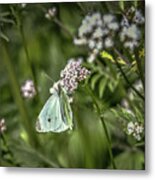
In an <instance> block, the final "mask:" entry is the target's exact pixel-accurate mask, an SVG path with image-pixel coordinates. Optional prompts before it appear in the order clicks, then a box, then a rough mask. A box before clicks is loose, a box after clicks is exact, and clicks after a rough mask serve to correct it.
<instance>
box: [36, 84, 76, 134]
mask: <svg viewBox="0 0 155 180" xmlns="http://www.w3.org/2000/svg"><path fill="white" fill-rule="evenodd" d="M50 93H51V96H50V97H49V99H48V100H47V102H46V103H45V105H44V106H43V108H42V110H41V112H40V114H39V116H38V120H37V122H36V131H37V132H56V133H60V132H63V131H66V130H68V129H72V128H73V113H72V109H71V105H70V102H69V96H68V95H67V93H66V91H65V89H64V88H62V87H61V86H60V84H59V83H55V84H54V86H53V87H52V88H51V89H50Z"/></svg>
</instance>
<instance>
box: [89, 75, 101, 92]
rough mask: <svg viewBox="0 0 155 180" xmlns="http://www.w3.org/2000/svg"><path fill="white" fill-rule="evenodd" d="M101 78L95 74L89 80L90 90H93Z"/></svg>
mask: <svg viewBox="0 0 155 180" xmlns="http://www.w3.org/2000/svg"><path fill="white" fill-rule="evenodd" d="M100 77H101V74H95V75H94V76H93V77H92V79H91V88H92V89H94V88H95V85H96V83H97V81H98V80H99V78H100Z"/></svg>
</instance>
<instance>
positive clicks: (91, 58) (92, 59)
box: [87, 53, 96, 63]
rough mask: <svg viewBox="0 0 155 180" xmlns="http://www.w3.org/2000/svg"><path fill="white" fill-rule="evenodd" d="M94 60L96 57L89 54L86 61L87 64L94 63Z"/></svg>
mask: <svg viewBox="0 0 155 180" xmlns="http://www.w3.org/2000/svg"><path fill="white" fill-rule="evenodd" d="M95 59H96V55H95V54H94V53H91V54H90V55H89V56H88V58H87V61H88V62H89V63H93V62H94V61H95Z"/></svg>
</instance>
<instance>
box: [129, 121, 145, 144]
mask: <svg viewBox="0 0 155 180" xmlns="http://www.w3.org/2000/svg"><path fill="white" fill-rule="evenodd" d="M143 131H144V127H143V125H142V124H140V123H138V122H132V121H131V122H129V123H128V124H127V133H128V134H129V135H132V136H133V137H134V138H135V139H136V140H137V141H140V140H141V138H142V134H143Z"/></svg>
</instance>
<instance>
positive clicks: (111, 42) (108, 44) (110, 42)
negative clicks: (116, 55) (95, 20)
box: [104, 37, 114, 48]
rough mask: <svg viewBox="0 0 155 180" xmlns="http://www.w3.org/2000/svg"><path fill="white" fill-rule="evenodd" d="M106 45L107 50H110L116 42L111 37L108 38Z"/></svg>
mask: <svg viewBox="0 0 155 180" xmlns="http://www.w3.org/2000/svg"><path fill="white" fill-rule="evenodd" d="M104 43H105V47H106V48H110V47H112V46H113V45H114V42H113V40H112V39H111V38H110V37H107V38H106V39H105V42H104Z"/></svg>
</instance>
